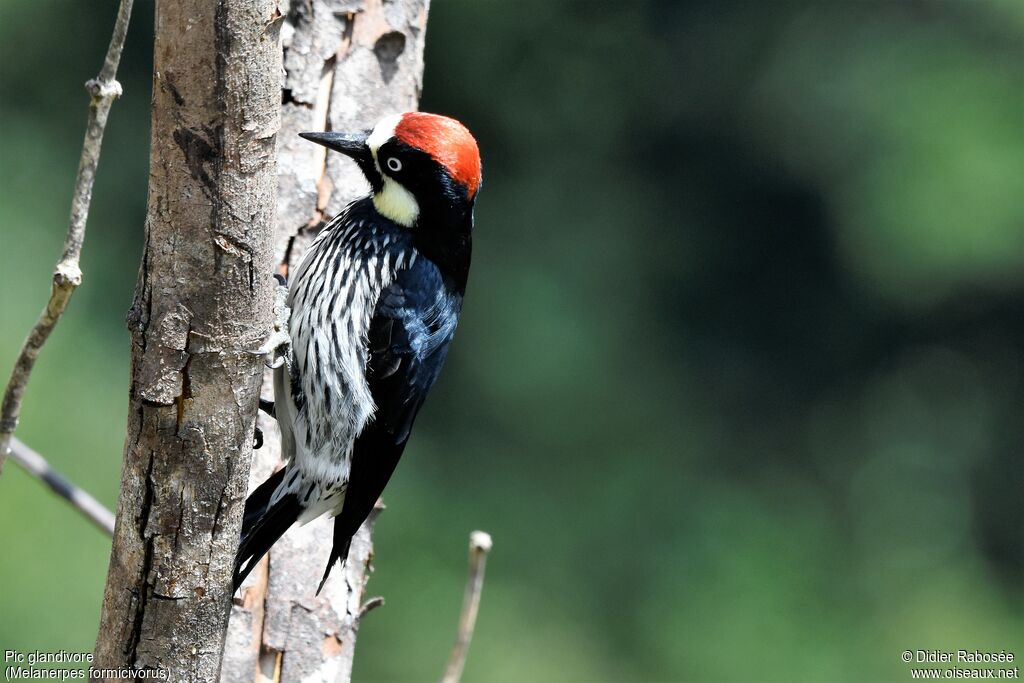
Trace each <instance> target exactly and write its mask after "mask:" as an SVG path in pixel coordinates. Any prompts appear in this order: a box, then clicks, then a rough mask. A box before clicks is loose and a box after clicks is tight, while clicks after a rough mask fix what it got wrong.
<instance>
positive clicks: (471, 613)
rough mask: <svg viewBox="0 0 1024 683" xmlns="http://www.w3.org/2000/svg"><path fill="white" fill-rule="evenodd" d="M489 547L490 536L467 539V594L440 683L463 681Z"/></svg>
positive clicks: (480, 533) (481, 534) (479, 534)
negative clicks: (453, 643) (453, 644)
mask: <svg viewBox="0 0 1024 683" xmlns="http://www.w3.org/2000/svg"><path fill="white" fill-rule="evenodd" d="M491 545H492V543H491V535H490V534H488V533H485V532H483V531H474V532H473V533H471V534H470V535H469V576H468V577H466V593H465V595H464V597H463V599H462V615H461V616H460V617H459V633H458V636H457V637H456V638H455V647H453V648H452V654H451V657H449V658H448V668H447V669H446V670H445V672H444V678H442V679H441V683H459V679H461V678H462V669H463V667H465V665H466V656H467V655H468V654H469V643H470V641H472V640H473V629H474V628H475V627H476V615H477V612H478V611H479V610H480V593H481V592H482V591H483V589H484V569H485V567H486V566H487V553H489V552H490V551H491Z"/></svg>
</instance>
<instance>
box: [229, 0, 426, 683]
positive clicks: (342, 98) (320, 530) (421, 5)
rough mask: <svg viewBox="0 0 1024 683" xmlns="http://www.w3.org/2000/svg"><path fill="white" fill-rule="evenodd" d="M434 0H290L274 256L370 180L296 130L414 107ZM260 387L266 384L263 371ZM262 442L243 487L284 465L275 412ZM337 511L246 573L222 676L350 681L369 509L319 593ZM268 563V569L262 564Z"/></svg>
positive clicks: (285, 257) (349, 124) (354, 125)
mask: <svg viewBox="0 0 1024 683" xmlns="http://www.w3.org/2000/svg"><path fill="white" fill-rule="evenodd" d="M428 5H429V0H387V1H386V2H384V1H382V0H292V3H291V8H290V9H289V11H288V12H287V17H286V18H285V25H284V28H283V30H282V36H283V43H284V66H285V72H286V74H285V83H284V94H283V97H282V102H283V104H282V105H281V118H282V126H281V129H282V133H281V136H280V144H279V146H278V147H279V162H280V176H279V181H280V182H279V185H278V197H279V210H278V223H277V232H276V235H275V260H276V261H277V262H278V263H279V264H280V267H281V269H282V270H285V271H287V269H288V267H289V266H294V265H296V264H297V263H298V261H299V259H300V258H301V256H302V253H303V252H304V251H305V248H306V246H307V245H308V243H309V241H310V240H311V239H312V237H313V236H315V234H316V232H317V230H318V229H319V228H320V226H321V225H322V224H323V222H324V221H325V220H328V219H329V218H330V217H332V216H334V215H336V214H337V213H338V212H339V211H340V210H341V208H343V207H344V206H345V204H347V203H348V202H349V201H351V200H352V199H355V198H357V197H358V196H360V195H361V194H363V193H365V192H366V191H367V186H366V183H365V181H364V180H363V178H362V175H361V174H360V173H359V171H358V170H357V169H356V167H355V165H354V164H352V163H351V162H349V161H347V160H345V159H343V158H342V157H341V156H340V155H334V154H332V155H329V156H327V157H325V153H326V151H325V149H324V148H323V147H320V146H318V145H313V144H311V143H309V142H306V141H305V140H302V139H301V138H299V137H298V135H297V134H298V133H299V132H300V131H322V130H337V131H357V130H365V129H368V128H371V127H372V126H373V124H374V123H376V121H377V120H378V119H380V118H382V117H383V116H385V115H387V114H391V113H396V112H402V111H409V110H413V109H416V107H417V103H418V101H419V95H420V90H421V84H422V75H423V46H424V38H425V33H426V22H427V10H428ZM264 392H265V393H266V396H267V398H272V396H271V394H272V393H273V390H272V388H271V383H270V380H269V373H268V375H267V380H266V381H265V383H264ZM260 426H261V427H262V429H263V430H264V434H265V442H264V447H263V448H262V449H261V450H259V451H257V452H256V454H255V458H254V461H253V467H252V475H251V480H250V487H251V488H254V487H255V486H257V485H258V484H260V483H262V482H263V481H264V480H265V479H266V478H267V477H268V476H269V475H270V474H271V473H272V472H273V471H274V469H276V468H277V467H279V466H280V441H279V439H278V435H277V433H276V429H275V427H274V423H273V420H271V419H269V418H265V416H261V422H260ZM332 524H333V522H332V521H331V520H329V519H327V518H321V519H319V520H316V521H313V522H310V523H309V524H307V525H306V526H303V527H295V528H293V529H291V530H290V531H289V532H288V533H286V534H285V535H284V537H283V538H282V539H281V540H280V541H278V543H277V544H276V545H275V546H274V548H273V549H272V550H271V551H270V556H269V562H268V560H266V559H264V560H263V562H262V563H261V566H259V567H257V568H256V569H255V570H254V571H253V573H252V574H251V575H250V580H249V581H247V582H246V584H244V586H243V588H242V590H241V598H240V599H238V600H237V601H236V604H235V606H234V607H233V608H232V614H231V623H230V627H229V632H228V645H227V649H226V651H225V656H224V666H223V668H222V672H221V673H222V675H221V680H222V681H224V682H225V683H236V682H237V683H242V682H243V681H245V682H250V681H254V680H268V681H269V680H281V681H298V680H302V681H348V680H350V678H351V674H352V662H353V657H354V655H355V642H356V632H357V629H358V626H359V618H360V612H361V606H362V604H363V600H364V593H365V588H366V583H367V581H368V579H369V574H368V572H369V569H370V560H371V558H372V553H373V547H372V543H371V540H370V528H371V527H372V517H371V520H370V521H369V522H368V523H367V524H364V525H363V528H362V529H360V531H359V533H358V534H356V537H355V538H354V539H353V543H352V549H351V551H350V553H349V560H348V562H347V563H346V565H345V567H344V568H343V569H339V568H335V570H334V572H332V574H331V578H330V579H329V580H328V582H327V584H326V585H325V586H324V590H323V592H322V593H321V594H320V596H319V597H318V596H315V595H314V592H315V591H316V586H317V584H318V583H319V580H320V577H321V576H322V575H323V571H324V567H325V565H326V562H327V557H328V551H329V548H330V544H331V529H332V526H331V525H332ZM268 567H269V571H268Z"/></svg>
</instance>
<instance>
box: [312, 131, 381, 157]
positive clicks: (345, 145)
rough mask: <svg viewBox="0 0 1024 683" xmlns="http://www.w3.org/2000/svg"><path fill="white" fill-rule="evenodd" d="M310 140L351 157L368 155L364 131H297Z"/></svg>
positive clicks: (368, 149) (368, 150)
mask: <svg viewBox="0 0 1024 683" xmlns="http://www.w3.org/2000/svg"><path fill="white" fill-rule="evenodd" d="M299 137H303V138H305V139H307V140H309V141H310V142H315V143H317V144H318V145H323V146H324V147H326V148H327V149H333V150H334V151H335V152H341V153H342V154H345V155H348V156H350V157H352V158H353V159H355V158H357V157H358V156H361V155H363V154H365V155H366V156H370V148H369V147H367V146H366V138H367V136H366V134H365V133H299Z"/></svg>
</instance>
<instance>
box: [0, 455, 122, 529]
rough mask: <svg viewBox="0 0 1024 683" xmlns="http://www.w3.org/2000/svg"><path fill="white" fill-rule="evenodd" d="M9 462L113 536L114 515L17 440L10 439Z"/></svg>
mask: <svg viewBox="0 0 1024 683" xmlns="http://www.w3.org/2000/svg"><path fill="white" fill-rule="evenodd" d="M11 460H13V461H14V462H16V463H18V464H19V465H21V466H22V467H24V468H25V471H26V472H28V473H29V474H31V475H32V476H33V477H35V478H36V479H39V480H40V481H42V482H43V483H44V484H46V485H47V486H49V487H50V490H51V491H53V492H54V493H56V494H57V495H58V496H60V497H61V498H63V499H64V500H66V501H67V502H69V503H71V505H72V506H73V507H74V508H76V509H77V510H78V511H79V512H81V513H82V514H83V515H85V516H86V517H88V518H89V521H90V522H92V523H93V524H95V525H96V526H97V527H99V528H100V529H102V530H103V531H105V532H106V533H107V535H108V536H113V535H114V514H113V513H112V512H111V511H110V510H108V509H107V508H105V507H104V506H103V504H102V503H101V502H99V501H98V500H96V499H95V498H93V497H92V496H90V495H89V494H88V493H86V492H85V491H83V490H82V489H80V488H78V487H77V486H75V485H74V484H72V483H71V482H70V481H68V480H67V479H65V478H64V477H63V476H61V475H60V473H59V472H57V471H56V470H54V469H53V468H52V467H50V463H48V462H46V458H44V457H43V456H41V455H39V454H38V453H36V452H35V451H34V450H32V449H31V448H29V447H28V446H26V445H25V444H24V443H22V442H21V440H19V439H17V438H13V437H12V439H11Z"/></svg>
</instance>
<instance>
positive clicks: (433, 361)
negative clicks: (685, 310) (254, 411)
mask: <svg viewBox="0 0 1024 683" xmlns="http://www.w3.org/2000/svg"><path fill="white" fill-rule="evenodd" d="M304 137H308V138H309V139H312V140H314V141H316V142H320V143H321V144H325V145H326V146H328V147H329V148H331V149H335V150H336V151H340V152H343V153H345V154H347V155H349V156H351V157H352V158H353V159H354V160H355V161H356V162H357V163H358V164H359V166H360V168H361V169H362V170H363V173H364V174H365V175H366V176H367V179H368V180H369V182H370V186H371V193H370V195H368V196H366V197H364V198H362V199H359V200H357V201H355V202H353V203H352V204H350V205H349V206H348V207H347V208H346V209H345V210H344V211H343V212H342V214H340V215H339V216H338V217H337V218H335V219H334V220H333V221H331V223H329V224H328V225H327V226H326V227H325V228H324V229H323V230H322V231H321V233H320V234H319V235H318V236H317V238H316V240H315V241H314V242H313V244H312V245H310V247H309V249H308V250H307V251H306V254H305V255H304V257H303V259H302V261H301V263H300V264H299V265H298V267H297V268H296V269H295V270H294V271H293V273H292V277H291V279H290V283H289V289H288V299H287V300H288V305H289V306H290V308H291V317H290V320H289V323H288V327H289V330H288V331H289V335H290V337H291V349H290V352H288V355H287V356H286V358H287V361H288V362H287V363H285V364H283V365H282V366H280V367H278V368H277V369H276V371H275V374H274V394H275V416H276V418H277V420H278V424H279V425H280V428H281V437H282V454H283V456H284V458H285V460H286V461H287V465H286V467H285V468H284V469H282V470H280V471H279V472H277V473H276V474H274V475H273V476H272V477H270V479H268V480H267V481H266V482H264V483H263V484H262V485H261V486H259V487H258V488H257V489H256V490H255V491H254V492H253V494H252V495H251V496H250V497H249V499H248V500H247V501H246V508H245V516H244V519H243V526H242V537H241V543H240V546H239V550H238V555H237V558H236V563H235V587H236V588H237V587H238V585H239V584H240V583H241V581H242V580H243V579H244V578H245V576H246V575H247V574H248V573H249V571H251V569H252V568H253V566H254V565H255V563H256V562H257V561H258V560H259V559H260V558H261V557H262V556H263V555H264V554H265V553H266V552H267V551H268V550H269V549H270V547H271V545H273V543H274V542H275V541H276V540H277V539H278V538H279V537H280V536H281V535H282V534H283V533H284V532H285V531H286V530H287V529H288V528H289V527H290V526H291V525H292V524H293V523H294V522H296V521H299V522H307V521H310V520H312V519H315V518H316V517H319V516H320V515H322V514H324V513H330V514H332V515H336V518H335V522H334V541H333V547H332V551H331V555H330V558H329V561H328V564H327V570H326V571H325V573H324V581H326V579H327V576H328V575H329V573H330V570H331V567H332V566H333V565H334V562H335V560H338V559H341V560H342V561H344V559H345V558H346V557H347V555H348V548H349V543H350V541H351V538H352V536H353V534H355V532H356V531H357V530H358V528H359V526H360V525H361V524H362V523H363V521H364V520H365V519H366V517H367V516H368V515H369V513H370V511H371V510H372V508H373V505H374V504H375V502H376V500H377V498H378V497H379V496H380V494H381V492H382V491H383V489H384V487H385V485H386V484H387V482H388V480H389V479H390V477H391V474H392V473H393V472H394V469H395V466H396V465H397V464H398V460H399V458H400V457H401V455H402V451H403V450H404V448H405V445H406V442H407V441H408V439H409V434H410V432H411V429H412V426H413V421H414V420H415V418H416V414H417V413H418V411H419V409H420V407H421V406H422V404H423V401H424V399H425V398H426V396H427V394H428V393H429V391H430V389H431V387H432V386H433V384H434V382H435V381H436V379H437V377H438V375H439V373H440V371H441V367H442V365H443V364H444V361H445V358H446V356H447V354H448V346H449V343H450V342H451V340H452V337H453V336H454V333H455V328H456V325H457V323H458V319H459V313H460V311H461V309H462V300H463V295H464V292H465V286H466V279H467V276H468V270H469V255H470V236H471V231H472V224H473V215H472V209H473V203H474V200H475V197H476V192H477V189H478V187H479V184H480V162H479V152H478V150H477V147H476V143H475V141H473V138H472V136H470V135H469V133H468V131H466V129H465V128H464V127H463V126H462V125H461V124H459V123H458V122H456V121H454V120H452V119H447V118H445V117H440V116H435V115H431V114H422V113H412V114H404V115H401V116H395V117H389V118H388V119H385V120H384V121H382V122H381V123H380V124H378V126H377V127H376V128H375V129H374V130H373V131H372V132H371V133H370V134H369V135H355V136H352V135H338V134H332V133H325V134H307V135H304ZM320 587H321V588H322V587H323V581H322V582H321V584H320ZM318 590H319V589H318Z"/></svg>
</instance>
